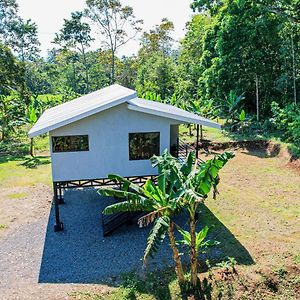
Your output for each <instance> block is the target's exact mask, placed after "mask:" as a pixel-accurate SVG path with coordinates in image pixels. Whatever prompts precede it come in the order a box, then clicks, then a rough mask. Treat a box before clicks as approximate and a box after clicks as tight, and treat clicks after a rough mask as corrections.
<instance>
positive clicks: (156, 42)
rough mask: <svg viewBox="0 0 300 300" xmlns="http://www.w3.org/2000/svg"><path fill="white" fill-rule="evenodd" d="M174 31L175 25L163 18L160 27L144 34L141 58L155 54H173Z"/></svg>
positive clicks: (157, 26)
mask: <svg viewBox="0 0 300 300" xmlns="http://www.w3.org/2000/svg"><path fill="white" fill-rule="evenodd" d="M173 31H174V23H173V22H172V21H170V20H168V19H167V18H163V19H162V20H161V23H160V24H159V25H156V26H155V27H154V29H151V30H150V31H149V32H144V33H143V35H142V37H141V42H140V44H141V46H142V47H141V49H140V50H139V56H140V57H143V56H146V57H149V56H150V55H152V54H154V53H158V52H159V53H162V54H163V55H164V56H168V55H170V54H171V50H172V44H173V42H174V40H173V38H172V36H171V34H172V32H173Z"/></svg>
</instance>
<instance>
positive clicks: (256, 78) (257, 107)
mask: <svg viewBox="0 0 300 300" xmlns="http://www.w3.org/2000/svg"><path fill="white" fill-rule="evenodd" d="M255 87H256V120H257V122H258V121H259V93H258V76H257V74H255Z"/></svg>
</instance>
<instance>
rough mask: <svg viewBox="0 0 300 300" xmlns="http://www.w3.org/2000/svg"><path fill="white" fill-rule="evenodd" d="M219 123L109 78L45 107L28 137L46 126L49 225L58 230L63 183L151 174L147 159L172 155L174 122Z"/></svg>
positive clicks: (94, 183)
mask: <svg viewBox="0 0 300 300" xmlns="http://www.w3.org/2000/svg"><path fill="white" fill-rule="evenodd" d="M180 124H196V125H197V128H198V130H197V133H198V134H197V142H196V145H197V146H196V152H197V154H198V145H199V126H202V125H203V126H207V127H213V128H218V129H220V128H221V126H220V125H219V124H218V123H216V122H213V121H211V120H208V119H206V118H203V117H201V116H198V115H196V114H193V113H190V112H187V111H185V110H182V109H180V108H177V107H174V106H171V105H168V104H164V103H159V102H155V101H150V100H144V99H140V98H138V97H137V94H136V92H135V91H133V90H131V89H128V88H125V87H122V86H120V85H117V84H114V85H111V86H109V87H106V88H103V89H101V90H99V91H95V92H93V93H90V94H88V95H85V96H82V97H79V98H77V99H74V100H72V101H69V102H66V103H63V104H61V105H58V106H55V107H53V108H50V109H48V110H46V111H45V112H44V113H43V114H42V116H41V117H40V118H39V120H38V121H37V123H36V124H35V125H34V126H33V127H32V128H31V130H30V131H29V137H30V138H32V137H35V136H38V135H40V134H44V133H47V132H49V138H50V140H49V142H50V154H51V162H52V178H53V190H54V206H55V218H56V223H55V227H54V229H55V231H60V230H63V223H62V222H61V220H60V215H59V204H60V203H63V192H64V190H65V189H69V188H84V187H100V186H103V185H115V183H114V182H112V181H111V180H109V179H108V178H107V174H111V173H114V174H119V175H121V176H123V177H126V178H128V179H129V180H131V181H133V182H136V183H143V182H145V181H146V180H147V179H148V178H154V177H155V176H156V175H157V170H156V169H154V168H152V166H151V163H150V161H149V159H150V158H151V157H152V156H153V155H154V154H155V155H160V154H162V152H163V151H164V150H165V149H168V150H169V151H170V152H171V153H172V154H173V155H175V156H178V155H179V154H180V151H184V149H183V148H182V147H181V145H180V143H179V125H180Z"/></svg>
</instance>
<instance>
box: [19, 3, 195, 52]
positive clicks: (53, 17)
mask: <svg viewBox="0 0 300 300" xmlns="http://www.w3.org/2000/svg"><path fill="white" fill-rule="evenodd" d="M17 2H18V4H19V14H20V15H21V17H22V18H24V19H29V18H30V19H32V20H33V21H34V22H36V23H37V25H38V27H39V39H40V42H41V54H42V55H43V56H45V55H46V53H47V49H50V48H52V47H53V46H54V45H53V44H51V41H52V40H53V38H54V34H55V32H58V31H59V29H60V28H61V27H62V24H63V19H68V18H70V15H71V12H73V11H76V10H82V9H83V8H84V6H85V1H84V0H51V1H46V0H17ZM121 2H122V3H123V4H128V5H130V6H132V7H133V9H134V13H135V15H136V17H137V18H139V19H143V20H144V26H143V27H144V30H149V29H150V28H152V27H153V26H155V25H156V24H159V23H160V21H161V19H162V18H164V17H167V18H168V19H170V20H171V21H173V22H174V25H175V31H174V36H173V37H174V38H175V39H176V40H179V39H180V38H182V37H183V36H184V29H185V24H186V22H187V21H188V20H189V19H190V17H191V15H192V11H191V9H190V7H189V5H190V2H191V1H188V0H121ZM95 37H96V35H95ZM98 47H100V41H99V40H96V41H95V42H94V44H93V45H92V49H95V48H98ZM138 47H139V43H138V41H137V40H136V41H131V42H129V43H128V44H127V45H125V46H123V47H122V48H121V49H120V51H119V53H118V55H119V56H120V55H131V54H134V53H136V52H137V50H138Z"/></svg>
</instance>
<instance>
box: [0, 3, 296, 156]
mask: <svg viewBox="0 0 300 300" xmlns="http://www.w3.org/2000/svg"><path fill="white" fill-rule="evenodd" d="M192 11H193V12H194V14H193V16H192V18H191V20H190V21H189V22H188V23H187V24H186V34H185V37H184V38H183V39H182V40H181V41H180V43H179V44H178V43H175V41H174V40H173V39H172V32H173V30H174V24H173V22H172V20H168V19H166V18H165V19H162V20H161V23H160V24H157V25H156V26H155V27H154V28H152V29H151V30H149V31H148V32H143V30H142V24H143V21H142V20H140V19H138V18H137V17H135V15H134V11H133V9H132V8H131V7H128V6H123V5H122V4H121V3H120V2H119V1H117V0H111V1H97V0H87V1H86V9H85V10H84V11H76V12H73V13H72V15H71V16H70V18H69V19H65V20H64V24H63V27H62V28H61V29H60V31H59V32H57V33H56V35H55V38H54V40H53V49H51V50H49V52H48V55H47V57H41V56H40V49H39V48H40V42H39V39H38V27H37V25H36V24H35V23H34V22H33V21H32V20H30V19H29V20H23V19H22V18H21V17H20V16H18V5H17V3H16V1H15V0H10V1H7V0H1V1H0V101H1V102H0V126H1V144H0V145H1V146H0V147H1V148H2V150H5V147H7V141H12V140H16V139H18V137H19V136H20V132H22V128H24V125H26V124H33V123H34V122H35V121H36V120H37V118H38V116H39V115H40V114H41V113H42V112H43V111H44V110H45V109H47V108H49V107H51V106H54V105H56V104H59V103H62V102H64V101H68V100H70V99H73V98H75V97H77V96H79V95H83V94H87V93H89V92H92V91H95V90H97V89H100V88H102V87H104V86H107V85H110V84H112V83H115V82H116V83H119V84H121V85H123V86H126V87H129V88H133V89H135V90H137V92H138V95H139V97H143V98H146V99H151V100H154V101H163V102H166V103H172V104H174V105H177V106H179V107H181V108H184V109H186V110H191V111H193V112H196V113H197V114H199V115H202V116H204V117H209V118H221V119H223V120H224V123H225V127H224V128H225V129H227V130H228V132H231V133H241V132H242V133H243V134H247V133H248V134H250V135H255V134H257V133H260V132H263V133H266V132H267V133H271V134H275V135H277V137H278V138H280V139H282V140H284V141H287V142H289V143H291V145H292V146H291V149H292V151H293V153H294V154H295V155H297V154H299V150H298V149H299V144H300V112H299V111H300V110H299V99H298V98H299V97H300V96H299V89H300V79H299V73H300V71H299V70H300V59H299V46H300V29H299V20H300V14H299V12H300V2H299V1H298V0H281V1H270V0H260V1H251V0H235V1H231V0H224V1H222V0H218V1H205V0H197V1H196V0H195V1H193V2H192V3H191V12H192ZM91 26H96V28H97V29H98V30H99V32H101V36H102V39H101V38H100V37H99V35H93V34H92V30H91ZM133 38H139V42H140V48H139V51H138V53H137V55H134V56H129V57H128V56H122V57H119V56H118V50H119V49H120V48H121V47H122V46H123V45H124V44H126V43H127V42H128V41H129V40H130V39H133ZM98 40H99V48H98V49H97V50H91V49H90V44H91V42H92V41H98ZM21 135H22V134H21Z"/></svg>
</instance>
